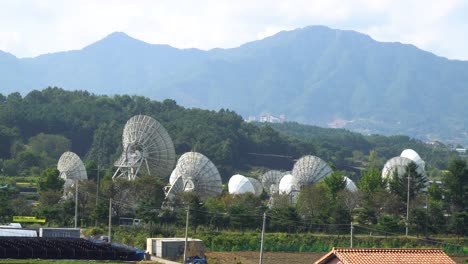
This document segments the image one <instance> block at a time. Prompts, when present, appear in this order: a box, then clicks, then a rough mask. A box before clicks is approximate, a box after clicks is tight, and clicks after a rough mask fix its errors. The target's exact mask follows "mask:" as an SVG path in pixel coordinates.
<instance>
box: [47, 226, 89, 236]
mask: <svg viewBox="0 0 468 264" xmlns="http://www.w3.org/2000/svg"><path fill="white" fill-rule="evenodd" d="M39 236H40V237H49V238H52V237H53V238H56V237H66V238H80V229H79V228H44V227H41V228H40V229H39Z"/></svg>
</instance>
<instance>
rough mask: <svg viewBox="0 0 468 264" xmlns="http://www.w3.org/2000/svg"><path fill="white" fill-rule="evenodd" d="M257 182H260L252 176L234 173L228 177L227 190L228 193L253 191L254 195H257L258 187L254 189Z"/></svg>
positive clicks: (258, 193)
mask: <svg viewBox="0 0 468 264" xmlns="http://www.w3.org/2000/svg"><path fill="white" fill-rule="evenodd" d="M257 184H260V182H258V181H257V180H255V179H254V178H250V177H245V176H243V175H240V174H236V175H233V176H232V177H231V178H230V179H229V182H228V190H229V193H230V194H243V193H253V194H254V195H257V196H259V195H260V194H261V192H260V191H259V189H256V188H258V186H257V187H256V185H257ZM260 186H261V184H260ZM262 191H263V190H262Z"/></svg>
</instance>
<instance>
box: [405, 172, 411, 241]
mask: <svg viewBox="0 0 468 264" xmlns="http://www.w3.org/2000/svg"><path fill="white" fill-rule="evenodd" d="M410 179H411V171H410V170H409V169H408V194H407V195H406V236H408V226H409V195H410Z"/></svg>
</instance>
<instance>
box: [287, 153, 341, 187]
mask: <svg viewBox="0 0 468 264" xmlns="http://www.w3.org/2000/svg"><path fill="white" fill-rule="evenodd" d="M330 173H332V169H331V168H330V166H328V164H327V163H326V162H325V161H323V160H322V159H320V158H319V157H316V156H310V155H309V156H304V157H302V158H300V159H299V160H298V161H297V162H296V163H295V164H294V167H293V170H292V175H293V176H294V178H295V180H296V183H297V187H298V188H301V187H302V186H305V185H310V184H314V183H316V182H318V181H319V180H321V179H322V178H324V177H326V176H328V175H329V174H330Z"/></svg>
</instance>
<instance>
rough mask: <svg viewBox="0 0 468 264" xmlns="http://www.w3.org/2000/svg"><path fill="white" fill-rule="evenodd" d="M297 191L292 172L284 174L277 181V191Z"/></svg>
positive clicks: (288, 192)
mask: <svg viewBox="0 0 468 264" xmlns="http://www.w3.org/2000/svg"><path fill="white" fill-rule="evenodd" d="M296 191H299V188H298V187H297V182H296V179H295V178H294V176H292V174H286V175H284V177H283V178H281V180H280V182H279V193H280V194H286V195H289V194H290V193H292V192H296Z"/></svg>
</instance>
